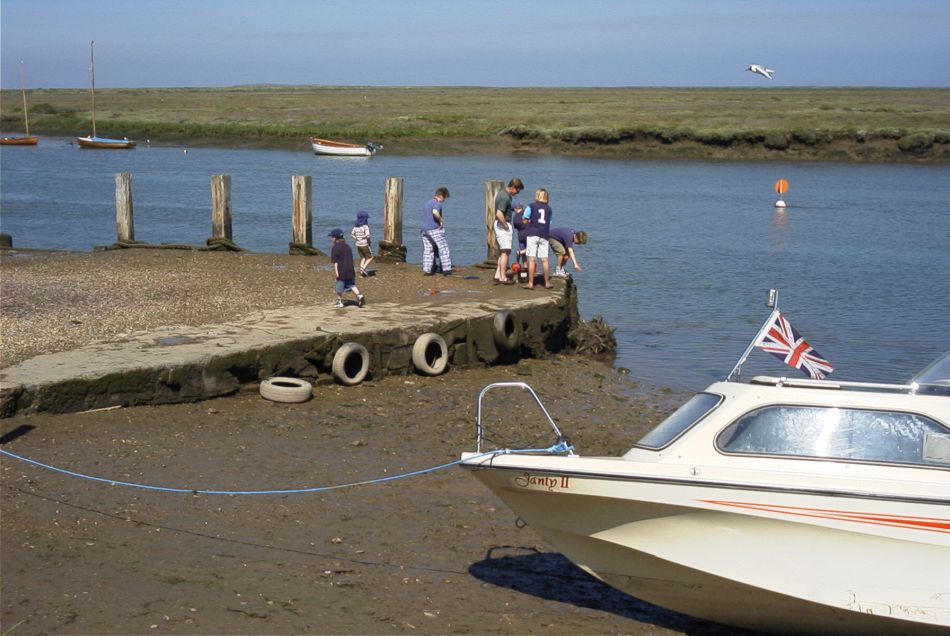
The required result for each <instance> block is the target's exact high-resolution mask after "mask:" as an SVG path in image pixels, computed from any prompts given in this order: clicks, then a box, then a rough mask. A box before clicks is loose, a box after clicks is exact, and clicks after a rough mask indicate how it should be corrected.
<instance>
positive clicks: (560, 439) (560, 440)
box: [475, 382, 574, 456]
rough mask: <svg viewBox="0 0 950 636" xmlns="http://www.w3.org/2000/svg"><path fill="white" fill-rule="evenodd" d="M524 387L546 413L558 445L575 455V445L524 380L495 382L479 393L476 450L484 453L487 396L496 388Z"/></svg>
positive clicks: (476, 410)
mask: <svg viewBox="0 0 950 636" xmlns="http://www.w3.org/2000/svg"><path fill="white" fill-rule="evenodd" d="M506 388H508V389H510V388H515V389H522V390H524V391H527V392H528V393H529V394H530V395H531V397H532V398H533V399H534V402H535V404H537V405H538V408H539V409H541V412H542V413H543V414H544V418H545V419H546V420H547V422H548V425H549V426H550V427H551V430H552V431H554V435H555V437H556V438H557V441H556V445H559V446H562V447H564V448H566V449H567V450H568V454H569V455H571V456H573V455H574V447H573V446H571V443H570V441H569V440H568V439H567V438H566V437H564V435H563V434H562V433H561V430H560V429H559V428H558V427H557V424H555V423H554V419H553V418H552V417H551V414H550V413H548V410H547V409H546V408H545V407H544V404H543V403H542V402H541V398H539V397H538V394H537V393H535V391H534V389H532V388H531V387H530V386H529V385H527V384H525V383H524V382H493V383H492V384H489V385H488V386H486V387H485V388H483V389H482V390H481V391H480V392H479V394H478V402H477V404H476V407H475V452H476V453H482V440H483V438H484V431H485V429H484V427H483V426H482V413H483V411H482V404H483V402H484V401H485V397H486V396H487V395H488V394H489V393H490V392H492V391H494V390H496V389H506Z"/></svg>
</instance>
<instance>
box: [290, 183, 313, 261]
mask: <svg viewBox="0 0 950 636" xmlns="http://www.w3.org/2000/svg"><path fill="white" fill-rule="evenodd" d="M290 187H291V189H292V190H293V194H294V209H293V213H292V215H291V221H290V222H291V225H292V226H293V233H294V235H293V241H292V242H293V244H294V245H298V246H304V247H306V248H312V247H313V204H312V199H311V197H310V194H311V191H312V179H311V178H310V177H309V176H296V177H291V178H290Z"/></svg>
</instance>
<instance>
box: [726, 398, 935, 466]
mask: <svg viewBox="0 0 950 636" xmlns="http://www.w3.org/2000/svg"><path fill="white" fill-rule="evenodd" d="M716 445H717V446H718V447H719V449H720V450H722V451H724V452H727V453H748V454H761V455H789V456H793V457H810V458H828V459H846V460H856V461H871V462H885V463H899V464H919V465H924V466H950V452H947V448H950V430H948V429H947V428H946V427H944V426H942V425H941V424H939V423H938V422H936V421H934V420H932V419H930V418H928V417H925V416H923V415H916V414H913V413H903V412H897V411H871V410H864V409H849V408H827V407H821V408H818V407H810V406H768V407H764V408H760V409H756V410H755V411H752V412H750V413H746V414H745V415H743V416H742V417H740V418H739V419H738V420H736V421H735V422H733V423H732V424H730V425H729V426H728V427H727V428H726V429H724V430H723V431H722V432H721V433H720V434H719V436H718V437H717V439H716Z"/></svg>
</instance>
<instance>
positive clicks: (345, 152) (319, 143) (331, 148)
mask: <svg viewBox="0 0 950 636" xmlns="http://www.w3.org/2000/svg"><path fill="white" fill-rule="evenodd" d="M310 146H311V148H313V153H314V154H316V155H335V156H339V157H372V156H373V155H375V154H376V153H377V152H378V151H379V150H381V149H382V146H381V145H380V144H376V143H373V142H369V143H366V144H363V145H360V144H351V143H347V142H344V141H331V140H329V139H320V138H318V137H311V138H310Z"/></svg>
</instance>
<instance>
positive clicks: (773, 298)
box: [726, 289, 779, 382]
mask: <svg viewBox="0 0 950 636" xmlns="http://www.w3.org/2000/svg"><path fill="white" fill-rule="evenodd" d="M765 306H766V307H769V308H771V309H772V313H770V314H769V317H768V318H766V319H765V322H764V323H762V327H761V328H760V329H759V331H758V333H756V334H755V338H753V339H752V342H750V343H749V346H748V347H746V350H745V353H743V354H742V357H740V358H739V361H738V362H736V366H734V367H732V371H730V372H729V375H727V376H726V382H738V381H739V376H740V375H741V374H742V365H743V364H745V361H746V358H748V357H749V354H750V353H752V350H753V349H755V345H757V344H758V343H759V341H760V340H761V339H762V335H763V334H765V332H766V331H768V330H769V327H771V326H772V323H773V322H774V321H775V317H776V316H777V315H778V313H779V311H778V290H775V289H770V290H769V295H768V298H767V299H766V301H765ZM733 376H734V377H733Z"/></svg>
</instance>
